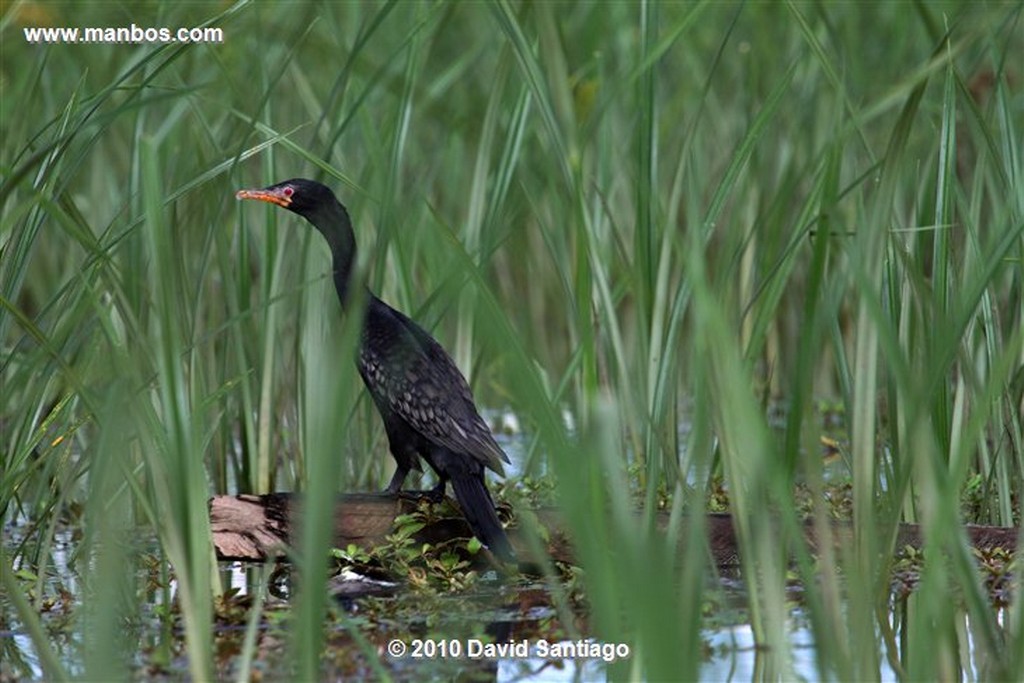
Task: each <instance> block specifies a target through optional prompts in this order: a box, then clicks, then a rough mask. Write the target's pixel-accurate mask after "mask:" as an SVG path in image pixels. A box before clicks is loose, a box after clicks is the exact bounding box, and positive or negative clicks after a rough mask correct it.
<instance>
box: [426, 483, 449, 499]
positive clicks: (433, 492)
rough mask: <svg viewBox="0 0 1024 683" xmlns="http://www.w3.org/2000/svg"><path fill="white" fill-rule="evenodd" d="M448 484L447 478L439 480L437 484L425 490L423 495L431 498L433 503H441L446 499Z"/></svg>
mask: <svg viewBox="0 0 1024 683" xmlns="http://www.w3.org/2000/svg"><path fill="white" fill-rule="evenodd" d="M447 485H448V480H447V479H441V481H439V482H437V486H435V487H434V488H432V489H430V490H429V491H426V492H424V494H423V497H424V498H426V499H427V500H429V501H430V502H431V503H440V502H441V501H442V500H444V488H445V486H447Z"/></svg>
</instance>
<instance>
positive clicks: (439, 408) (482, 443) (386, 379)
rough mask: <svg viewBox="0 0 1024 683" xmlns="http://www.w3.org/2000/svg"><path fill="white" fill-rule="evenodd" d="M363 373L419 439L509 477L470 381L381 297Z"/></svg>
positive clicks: (362, 354)
mask: <svg viewBox="0 0 1024 683" xmlns="http://www.w3.org/2000/svg"><path fill="white" fill-rule="evenodd" d="M359 369H360V371H361V372H362V374H363V377H364V378H365V379H366V382H367V386H368V387H369V389H370V391H371V392H372V393H373V394H374V396H375V398H376V400H377V401H378V402H379V404H380V405H386V406H388V408H389V409H390V410H391V411H392V412H393V413H394V414H395V415H398V416H399V417H401V418H402V419H403V420H405V421H406V422H407V423H408V424H409V426H410V427H412V428H413V429H414V430H415V431H416V432H418V433H419V434H420V436H422V437H424V438H425V439H427V440H428V441H430V442H432V443H434V444H437V445H440V446H443V447H445V448H447V449H449V450H451V451H453V452H455V453H464V454H466V455H470V456H472V457H474V458H476V459H477V460H479V461H480V462H481V463H482V464H483V465H484V466H486V467H489V468H490V469H492V470H494V471H495V472H497V473H498V474H501V475H504V474H505V472H504V468H503V467H502V465H501V463H502V462H503V461H504V462H509V460H508V456H507V455H505V452H504V451H502V450H501V447H500V446H499V445H498V444H497V442H496V441H495V440H494V436H493V435H492V434H491V430H490V429H489V428H488V427H487V424H486V423H485V422H484V421H483V418H481V417H480V414H479V413H477V410H476V406H475V405H474V403H473V393H472V392H471V391H470V388H469V384H467V383H466V378H465V377H463V376H462V373H461V372H459V369H458V368H457V367H456V366H455V363H454V362H453V361H452V359H451V358H450V357H449V356H448V354H447V353H446V352H445V350H444V349H443V348H441V345H440V344H438V343H437V342H436V341H435V340H434V338H433V337H431V336H430V335H429V334H427V333H426V332H425V331H424V330H423V329H422V328H421V327H420V326H419V325H417V324H416V323H415V322H413V321H412V320H410V319H409V318H408V317H407V316H405V315H403V314H402V313H400V312H399V311H396V310H395V309H393V308H391V307H390V306H388V305H387V304H385V303H384V302H383V301H380V300H379V299H377V298H376V297H374V298H372V299H371V300H370V302H369V306H368V308H367V312H366V325H365V326H364V328H363V340H362V344H360V347H359Z"/></svg>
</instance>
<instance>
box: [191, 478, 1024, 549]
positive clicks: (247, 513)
mask: <svg viewBox="0 0 1024 683" xmlns="http://www.w3.org/2000/svg"><path fill="white" fill-rule="evenodd" d="M416 507H417V502H416V501H415V500H410V499H408V498H404V497H397V496H387V495H383V494H346V495H342V496H339V497H338V500H337V503H336V504H335V507H334V520H333V526H334V545H335V547H339V548H344V547H346V546H348V545H349V544H355V545H357V546H360V547H363V548H369V547H372V546H374V545H379V544H380V543H383V542H384V540H385V537H386V536H387V535H388V534H390V533H391V532H392V526H393V524H394V520H395V517H397V516H398V515H400V514H405V513H409V512H412V511H414V510H415V509H416ZM526 517H527V516H526V515H524V516H521V517H520V519H519V524H524V523H526V521H525V520H526ZM529 517H530V518H531V519H533V518H535V519H536V520H537V524H539V525H540V526H541V527H543V528H544V529H545V533H546V535H547V537H548V539H549V541H548V547H547V549H546V552H547V553H548V555H549V556H550V557H551V559H553V560H556V561H560V562H572V561H573V554H572V548H571V544H570V542H569V540H568V537H567V536H566V534H565V533H564V531H563V529H564V524H563V522H562V521H561V518H560V515H559V513H558V512H557V511H556V510H554V509H542V510H535V511H531V513H530V515H529ZM299 519H301V504H300V498H299V497H298V496H296V495H294V494H290V493H268V494H264V495H237V496H214V497H213V498H211V499H210V526H211V528H212V531H213V545H214V548H215V549H216V552H217V558H218V559H221V560H251V561H266V560H271V559H274V558H277V557H280V556H282V555H284V554H285V552H286V550H287V548H288V546H289V539H290V537H291V530H292V529H293V528H294V527H295V526H296V524H297V523H298V520H299ZM660 521H661V522H662V523H663V524H664V523H666V522H667V516H666V518H665V519H663V520H660ZM706 527H707V533H708V545H709V548H710V550H711V556H712V558H713V559H714V561H715V563H716V564H717V565H718V566H719V567H731V566H736V565H738V564H739V550H738V542H737V538H736V532H735V530H734V528H733V524H732V517H731V516H730V515H728V514H709V515H708V516H707V520H706ZM508 532H509V540H510V541H511V542H512V547H513V548H514V549H515V550H516V553H517V554H519V555H520V557H521V558H527V559H529V558H530V553H529V550H528V548H529V546H528V544H527V542H526V538H525V534H524V532H522V531H521V530H520V529H519V528H517V527H512V528H510V529H509V530H508ZM830 532H831V535H832V537H833V542H834V543H835V544H836V545H847V546H848V544H849V543H850V542H851V540H852V536H853V527H852V525H850V524H849V523H846V522H834V523H833V524H832V526H831V528H830ZM966 532H967V536H968V538H969V539H970V542H971V544H972V545H973V546H974V547H976V548H979V549H990V548H996V547H1001V548H1005V549H1006V550H1009V551H1014V550H1015V549H1016V547H1017V536H1018V533H1019V532H1018V530H1017V529H1013V528H1006V527H992V526H976V525H970V524H969V525H967V526H966ZM805 533H806V535H807V539H808V542H809V543H810V544H811V546H812V547H815V546H817V534H816V532H815V530H814V527H813V526H812V525H811V523H810V522H808V523H807V525H806V526H805ZM469 534H470V532H469V529H468V527H467V526H466V525H465V523H464V522H462V521H461V520H459V519H455V518H451V517H445V518H438V519H437V520H435V521H433V522H431V523H429V524H427V525H426V527H424V529H423V530H422V531H420V532H419V534H418V535H417V540H419V541H422V542H429V543H440V542H443V541H446V540H449V539H452V538H456V537H459V536H468V535H469ZM922 542H923V533H922V531H921V528H920V525H917V524H901V525H900V528H899V531H898V535H897V543H896V545H897V548H902V547H905V546H911V547H915V548H920V547H921V545H922Z"/></svg>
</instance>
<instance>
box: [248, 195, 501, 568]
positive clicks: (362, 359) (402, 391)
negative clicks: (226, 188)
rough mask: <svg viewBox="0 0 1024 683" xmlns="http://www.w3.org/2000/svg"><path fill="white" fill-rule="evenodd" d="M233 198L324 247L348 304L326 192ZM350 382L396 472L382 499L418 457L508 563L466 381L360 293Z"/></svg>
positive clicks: (487, 442)
mask: <svg viewBox="0 0 1024 683" xmlns="http://www.w3.org/2000/svg"><path fill="white" fill-rule="evenodd" d="M235 196H236V197H237V198H238V199H258V200H261V201H264V202H269V203H271V204H276V205H277V206H281V207H284V208H286V209H288V210H289V211H292V212H294V213H297V214H299V215H300V216H302V217H303V218H305V219H306V220H307V221H309V222H310V223H312V224H313V227H315V228H316V229H317V230H319V231H320V234H321V235H323V236H324V238H325V239H326V240H327V244H328V245H329V246H330V248H331V254H332V258H333V261H334V286H335V288H336V289H337V291H338V299H339V300H340V301H341V306H342V308H345V306H346V305H347V304H348V298H349V287H350V285H351V284H352V283H351V282H350V280H351V276H352V270H353V266H354V264H355V254H356V240H355V234H354V233H353V232H352V221H351V219H349V215H348V211H347V210H346V209H345V207H344V206H342V204H341V203H340V202H339V201H338V199H337V198H336V197H335V196H334V193H333V192H331V190H330V189H329V188H327V187H326V186H324V185H322V184H321V183H318V182H316V181H313V180H306V179H304V178H295V179H292V180H286V181H284V182H282V183H277V184H276V185H271V186H270V187H267V188H264V189H262V190H239V192H238V193H237V194H236V195H235ZM357 365H358V367H359V374H360V375H361V376H362V378H363V382H364V383H365V384H366V388H367V389H369V391H370V396H372V397H373V402H374V404H376V406H377V410H378V412H380V416H381V418H383V420H384V429H385V431H386V432H387V435H388V443H389V445H390V447H391V453H392V454H393V455H394V456H395V461H396V462H397V463H398V469H396V470H395V476H394V477H392V478H391V483H390V484H388V487H387V488H386V489H385V493H388V494H392V495H394V494H398V493H399V492H400V491H401V490H402V484H403V483H404V482H405V478H406V475H408V474H409V470H411V469H417V470H421V469H422V467H421V466H420V458H421V457H422V458H423V459H424V460H426V461H427V463H428V464H429V465H430V467H431V468H432V469H433V470H434V472H436V473H437V476H438V479H439V480H440V482H439V483H438V485H437V488H435V489H433V490H432V491H431V492H430V495H431V496H432V497H434V498H435V499H440V498H441V497H443V496H444V490H445V484H446V482H451V484H452V490H453V491H454V492H455V499H456V500H458V501H459V506H460V507H461V508H462V512H463V514H464V515H465V516H466V521H467V522H469V526H470V528H471V529H472V530H473V533H474V534H476V536H477V538H479V539H480V541H481V542H482V543H483V544H484V545H486V546H487V547H488V548H490V549H491V551H492V552H494V553H495V555H497V556H498V557H500V558H501V559H502V560H504V561H506V562H509V561H513V560H514V559H515V554H514V553H513V551H512V546H511V545H510V544H509V541H508V537H507V536H506V535H505V530H504V529H503V528H502V526H501V521H500V520H499V519H498V515H497V513H496V512H495V509H494V501H493V500H492V499H491V495H490V493H489V492H488V490H487V485H486V484H485V483H484V468H488V469H491V470H493V471H494V472H496V473H498V474H499V475H501V476H504V475H505V471H504V468H503V467H502V464H501V463H502V462H503V461H504V462H508V461H509V460H508V456H507V455H505V453H504V451H502V450H501V447H500V446H499V445H498V444H497V442H495V440H494V437H493V436H492V435H491V431H490V429H488V427H487V424H486V423H484V421H483V419H482V418H481V417H480V414H479V413H478V412H477V410H476V406H475V405H474V403H473V394H472V392H471V391H470V389H469V385H468V384H467V383H466V379H465V378H464V377H463V376H462V373H460V372H459V369H458V368H457V367H455V363H454V362H453V361H452V359H451V357H449V356H448V354H447V353H446V352H445V350H444V349H443V348H441V345H440V344H438V343H437V341H436V340H434V338H433V337H431V336H430V335H429V334H428V333H427V332H426V331H425V330H424V329H423V328H422V327H420V326H419V325H417V324H416V323H415V322H413V321H412V320H410V319H409V318H408V316H405V315H403V314H402V313H400V312H399V311H396V310H395V309H393V308H391V307H390V306H388V305H387V304H386V303H384V302H383V301H381V300H380V299H378V298H377V297H376V296H374V295H373V293H372V292H367V305H366V313H365V318H364V320H363V328H362V334H361V337H360V342H359V357H358V359H357Z"/></svg>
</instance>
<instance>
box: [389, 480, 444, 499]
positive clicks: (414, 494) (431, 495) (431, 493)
mask: <svg viewBox="0 0 1024 683" xmlns="http://www.w3.org/2000/svg"><path fill="white" fill-rule="evenodd" d="M447 484H448V481H447V480H446V479H442V480H441V481H439V482H437V486H435V487H434V488H432V489H423V490H419V491H399V492H398V495H399V496H400V497H402V498H405V499H406V500H415V501H419V500H426V501H428V502H430V503H433V504H435V505H436V504H437V503H440V502H441V501H442V500H444V489H445V486H446V485H447ZM389 488H390V487H389Z"/></svg>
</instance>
